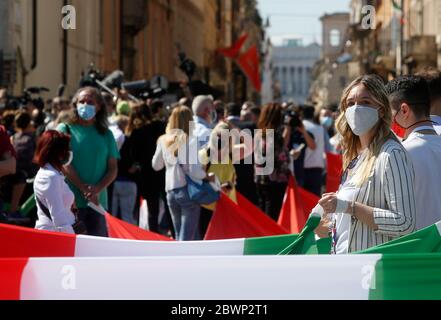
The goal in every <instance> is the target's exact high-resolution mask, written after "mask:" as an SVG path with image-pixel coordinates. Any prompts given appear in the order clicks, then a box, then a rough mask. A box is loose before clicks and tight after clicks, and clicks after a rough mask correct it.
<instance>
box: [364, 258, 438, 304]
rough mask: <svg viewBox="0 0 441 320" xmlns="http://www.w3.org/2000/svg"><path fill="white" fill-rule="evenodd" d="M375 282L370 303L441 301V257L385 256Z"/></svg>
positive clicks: (370, 294) (378, 263) (380, 263)
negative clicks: (382, 301)
mask: <svg viewBox="0 0 441 320" xmlns="http://www.w3.org/2000/svg"><path fill="white" fill-rule="evenodd" d="M373 283H375V286H374V287H373V288H372V287H371V288H372V289H371V290H370V291H369V299H370V300H440V299H441V254H439V253H426V254H399V255H384V256H383V257H382V258H381V260H380V261H378V262H377V264H376V266H375V273H374V280H373Z"/></svg>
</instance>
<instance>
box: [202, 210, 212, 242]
mask: <svg viewBox="0 0 441 320" xmlns="http://www.w3.org/2000/svg"><path fill="white" fill-rule="evenodd" d="M212 217H213V211H211V210H208V209H205V208H204V207H201V215H200V217H199V236H200V240H204V238H205V234H206V233H207V229H208V226H209V225H210V222H211V218H212Z"/></svg>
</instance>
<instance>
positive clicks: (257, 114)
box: [250, 107, 261, 118]
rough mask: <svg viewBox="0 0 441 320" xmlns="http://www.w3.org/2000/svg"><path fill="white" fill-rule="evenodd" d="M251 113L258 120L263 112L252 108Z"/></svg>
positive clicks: (257, 108)
mask: <svg viewBox="0 0 441 320" xmlns="http://www.w3.org/2000/svg"><path fill="white" fill-rule="evenodd" d="M250 112H251V113H252V114H254V115H255V116H256V117H257V118H259V117H260V112H261V110H260V108H259V107H252V108H251V109H250Z"/></svg>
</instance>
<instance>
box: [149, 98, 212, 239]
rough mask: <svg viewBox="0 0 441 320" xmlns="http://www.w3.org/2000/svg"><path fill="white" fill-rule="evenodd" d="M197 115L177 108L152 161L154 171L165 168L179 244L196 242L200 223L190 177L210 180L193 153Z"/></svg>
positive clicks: (183, 108) (166, 185)
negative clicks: (192, 131)
mask: <svg viewBox="0 0 441 320" xmlns="http://www.w3.org/2000/svg"><path fill="white" fill-rule="evenodd" d="M192 121H193V115H192V112H191V110H190V109H189V108H188V107H184V106H182V107H177V108H175V109H174V110H173V112H172V114H171V116H170V119H169V122H168V125H167V129H166V134H165V135H163V136H162V137H160V138H159V140H158V144H157V148H156V152H155V155H154V156H153V159H152V167H153V169H154V170H155V171H160V170H162V169H163V168H164V167H165V169H166V174H165V190H166V192H167V203H168V206H169V209H170V213H171V216H172V221H173V226H174V229H175V234H176V240H178V241H188V240H195V237H196V234H197V232H196V230H197V227H198V223H199V215H200V206H199V204H198V203H196V202H193V201H191V200H190V198H189V195H188V192H187V181H186V175H188V176H189V177H190V178H192V179H193V180H194V181H201V180H203V179H205V178H206V173H205V171H204V170H203V168H202V166H201V165H200V164H198V161H194V160H195V159H197V154H196V157H194V155H190V160H193V161H190V163H189V161H188V160H187V154H188V153H189V151H192V150H196V151H197V146H196V145H193V146H192V144H195V143H197V140H196V139H194V137H191V136H190V122H192Z"/></svg>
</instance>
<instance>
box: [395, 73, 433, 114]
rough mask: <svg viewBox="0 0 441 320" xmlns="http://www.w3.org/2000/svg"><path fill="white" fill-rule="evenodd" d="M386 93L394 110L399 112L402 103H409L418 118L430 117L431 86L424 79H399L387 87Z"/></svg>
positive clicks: (418, 77)
mask: <svg viewBox="0 0 441 320" xmlns="http://www.w3.org/2000/svg"><path fill="white" fill-rule="evenodd" d="M386 91H387V94H388V95H389V100H390V103H391V107H392V108H393V109H394V110H398V109H399V107H400V105H401V104H402V103H407V104H408V105H409V107H410V109H411V110H412V111H413V113H414V114H415V116H416V117H417V118H423V117H429V116H430V92H429V86H428V85H427V81H426V80H425V79H424V78H423V77H420V76H414V75H406V76H402V77H398V78H396V79H394V80H392V81H390V82H389V83H388V84H387V85H386Z"/></svg>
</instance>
